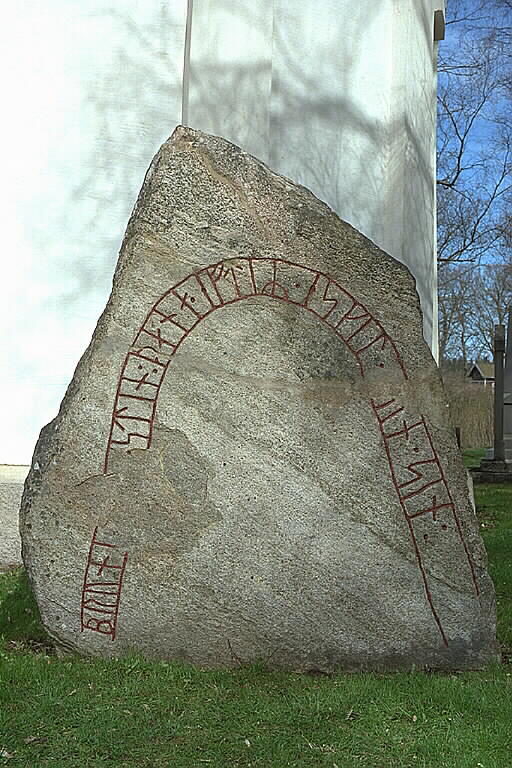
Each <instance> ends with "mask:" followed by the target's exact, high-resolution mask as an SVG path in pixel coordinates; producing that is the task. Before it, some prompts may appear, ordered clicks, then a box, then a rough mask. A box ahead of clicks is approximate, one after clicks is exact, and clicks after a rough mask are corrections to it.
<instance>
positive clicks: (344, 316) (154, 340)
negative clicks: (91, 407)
mask: <svg viewBox="0 0 512 768" xmlns="http://www.w3.org/2000/svg"><path fill="white" fill-rule="evenodd" d="M254 297H265V298H266V299H271V300H278V301H282V302H286V303H288V304H292V305H294V306H296V307H300V308H302V309H304V310H306V311H307V312H310V313H311V314H313V315H314V316H315V317H317V318H318V319H319V320H320V321H321V322H322V323H323V324H324V325H326V326H328V327H329V328H330V329H331V330H332V331H333V332H334V333H335V334H336V335H337V336H338V338H339V339H340V341H342V342H343V343H344V344H345V346H346V348H347V349H348V350H349V352H350V353H351V354H352V355H353V357H354V359H355V361H356V364H357V366H358V369H359V372H360V375H361V376H362V377H363V378H364V377H365V374H366V373H367V372H368V371H369V370H370V369H371V368H372V367H379V368H389V367H392V366H395V367H397V368H398V369H399V370H400V372H401V375H402V376H403V378H404V379H407V372H406V369H405V365H404V363H403V361H402V359H401V357H400V354H399V352H398V349H397V346H396V344H395V343H394V341H393V340H392V339H391V337H390V336H389V335H388V334H387V333H386V331H385V329H384V328H383V326H382V325H381V323H380V322H379V321H378V320H377V319H376V318H375V317H374V316H373V315H372V314H371V313H370V312H369V311H368V310H367V309H366V307H365V306H364V305H363V304H361V303H360V302H359V301H358V300H357V299H356V298H354V296H352V295H351V294H350V293H349V292H348V291H347V290H346V289H345V288H343V287H342V286H341V285H339V284H338V283H337V282H336V281H335V280H333V279H332V278H331V277H330V276H329V275H327V274H325V273H324V272H320V271H319V270H315V269H311V268H309V267H305V266H303V265H301V264H296V263H293V262H289V261H285V260H283V259H271V258H268V259H265V258H263V259H262V258H237V259H229V260H226V261H220V262H217V263H215V264H212V265H210V266H207V267H204V268H202V269H200V270H198V271H196V272H193V273H192V274H190V275H188V276H187V277H185V278H184V279H183V280H181V281H180V282H179V283H176V285H173V286H172V287H171V288H169V290H167V291H166V292H165V293H164V294H163V295H162V296H161V297H160V298H159V299H158V300H157V301H156V302H155V303H154V304H153V306H152V307H151V309H150V311H149V312H148V314H147V316H146V318H145V320H144V323H143V324H142V326H141V327H140V329H139V331H138V332H137V334H136V336H135V339H134V341H133V344H132V345H131V347H130V350H129V351H128V353H127V355H126V358H125V360H124V363H123V365H122V369H121V374H120V377H119V381H118V385H117V390H116V395H115V402H114V408H113V412H112V418H111V424H110V431H109V437H108V443H107V448H106V454H105V461H104V473H105V474H106V473H107V472H108V469H109V462H110V458H111V456H112V453H113V452H114V451H128V450H131V449H133V448H149V447H150V446H151V441H152V436H153V425H154V421H155V414H156V408H157V402H158V395H159V393H160V388H161V385H162V382H163V380H164V377H165V374H166V372H167V369H168V368H169V366H170V363H171V362H172V359H173V356H174V355H175V354H176V351H177V350H178V349H179V347H180V346H181V344H182V343H183V342H184V341H185V339H186V338H187V337H188V335H189V334H190V333H191V332H192V331H193V330H194V329H195V328H196V327H197V326H198V324H199V323H200V322H201V320H203V319H204V318H206V317H208V316H209V315H210V314H211V313H212V312H215V311H216V310H217V309H220V308H222V307H225V306H228V305H231V304H235V303H237V302H240V301H243V300H244V299H248V298H254ZM370 406H371V409H372V411H373V414H374V416H375V418H376V421H377V424H378V427H379V430H380V433H381V436H382V441H383V444H384V448H385V452H386V456H387V459H388V463H389V468H390V473H391V479H392V482H393V485H394V488H395V491H396V494H397V496H398V499H399V502H400V505H401V507H402V510H403V513H404V515H405V519H406V521H407V526H408V529H409V532H410V536H411V540H412V545H413V548H414V552H415V556H416V560H417V563H418V568H419V571H420V574H421V578H422V581H423V585H424V590H425V595H426V598H427V601H428V604H429V606H430V610H431V611H432V615H433V617H434V620H435V622H436V624H437V626H438V629H439V632H440V634H441V636H442V639H443V642H444V643H445V645H448V640H447V637H446V634H445V632H444V629H443V626H442V623H441V620H440V617H439V614H438V611H437V610H436V607H435V600H434V597H433V595H432V592H431V590H430V587H429V583H428V579H427V571H426V568H425V564H424V560H425V557H426V556H427V555H428V549H426V547H427V544H428V543H429V533H428V532H425V531H424V528H425V524H426V523H427V527H428V525H432V526H437V528H440V530H441V532H442V534H443V535H446V536H448V535H455V536H457V537H458V539H459V544H460V545H461V547H462V549H463V552H464V554H465V558H466V560H467V563H468V568H469V574H470V577H471V579H472V582H473V586H474V589H475V591H476V593H477V594H478V584H477V580H476V575H475V569H474V565H473V562H472V559H471V556H470V554H469V550H468V548H467V545H466V542H465V540H464V535H463V531H462V527H461V523H460V519H459V516H458V514H457V510H456V507H455V504H454V501H453V498H452V496H451V493H450V490H449V488H448V485H447V482H446V478H445V476H444V472H443V469H442V466H441V463H440V461H439V457H438V455H437V453H436V450H435V447H434V444H433V441H432V438H431V435H430V431H429V429H428V425H427V423H426V420H425V419H424V417H423V416H418V417H417V418H416V417H415V418H411V417H410V416H409V415H407V414H405V410H404V408H402V407H401V406H400V405H399V403H398V402H397V401H396V400H395V399H394V398H390V399H388V400H386V401H383V402H376V401H374V400H372V401H371V403H370ZM404 468H405V476H404ZM417 530H418V531H421V536H419V535H418V533H417ZM96 535H97V529H96V530H95V536H96ZM93 540H94V537H93ZM91 546H92V545H91ZM125 554H126V553H125ZM126 556H127V555H126ZM124 564H126V560H124ZM88 568H90V557H89V561H88ZM123 573H124V568H123ZM85 581H86V580H84V589H83V591H82V630H83V629H91V630H93V631H101V632H102V634H110V636H111V638H112V639H115V634H116V625H117V611H118V607H119V600H118V599H117V603H116V606H117V608H116V613H115V616H112V617H111V619H105V620H104V621H103V623H102V625H101V626H102V630H96V629H95V626H94V622H92V623H91V624H89V625H88V624H87V611H85V612H84V601H86V599H87V590H86V583H85ZM120 589H121V586H119V595H120ZM109 621H110V624H109V623H108V622H109ZM105 622H106V623H105Z"/></svg>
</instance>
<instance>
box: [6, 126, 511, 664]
mask: <svg viewBox="0 0 512 768" xmlns="http://www.w3.org/2000/svg"><path fill="white" fill-rule="evenodd" d="M21 530H22V538H23V556H24V561H25V563H26V566H27V568H28V571H29V575H30V578H31V581H32V584H33V586H34V590H35V595H36V598H37V601H38V603H39V607H40V609H41V614H42V617H43V621H44V623H45V625H46V628H47V629H48V631H49V633H50V634H51V636H52V637H53V638H54V639H55V641H56V643H57V644H58V645H59V646H60V647H61V648H64V649H71V650H78V651H79V652H82V653H87V654H94V655H119V654H123V653H127V652H130V651H132V650H134V649H137V650H139V651H142V652H144V653H146V654H147V655H150V656H156V657H168V658H177V659H185V660H188V661H191V662H194V663H198V664H201V665H231V664H238V663H239V662H240V661H243V662H249V661H253V660H256V659H259V660H263V661H266V662H267V663H269V664H271V665H276V666H285V667H289V668H293V669H297V670H313V669H315V670H324V671H330V670H334V669H340V668H349V669H357V668H362V667H365V668H381V667H385V668H393V667H397V666H406V667H407V666H411V665H426V666H428V667H476V666H479V665H482V664H483V663H485V662H486V661H487V660H489V659H491V658H493V657H495V655H496V644H495V606H494V593H493V587H492V583H491V581H490V579H489V576H488V574H487V571H486V556H485V551H484V548H483V545H482V542H481V539H480V535H479V531H478V525H477V522H476V519H475V516H474V512H473V510H472V507H471V503H470V498H469V493H468V486H467V476H466V473H465V470H464V468H463V466H462V462H461V459H460V456H459V453H458V450H457V446H456V442H455V437H454V434H453V430H452V428H451V426H450V424H449V420H448V411H447V405H446V400H445V397H444V394H443V391H442V386H441V383H440V379H439V375H438V372H437V369H436V366H435V364H434V362H433V360H432V357H431V355H430V352H429V350H428V348H427V346H426V344H425V343H424V341H423V339H422V332H421V316H420V311H419V304H418V299H417V295H416V292H415V287H414V281H413V279H412V278H411V276H410V274H409V272H408V271H407V269H405V268H404V267H403V266H402V265H400V264H399V263H398V262H395V261H394V260H393V259H391V258H390V257H389V256H388V255H386V254H385V253H383V252H382V251H380V250H379V249H378V248H377V247H376V246H375V245H374V244H373V243H371V242H370V241H368V240H367V239H366V238H364V237H363V236H362V235H360V234H359V233H358V232H357V231H355V230H354V229H353V228H351V227H350V226H349V225H348V224H345V223H344V222H342V221H340V220H339V219H338V218H337V216H335V215H334V214H333V213H332V211H331V210H330V209H329V208H328V207H327V206H326V205H325V204H323V203H320V202H319V201H318V200H317V199H316V198H314V196H313V195H312V194H311V193H310V192H308V191H307V190H306V189H304V188H302V187H298V186H296V185H294V184H292V183H291V182H290V181H288V180H287V179H285V178H283V177H280V176H277V175H276V174H274V173H272V172H271V171H270V170H269V169H268V168H266V167H265V166H264V165H263V164H261V163H260V162H258V161H257V160H255V159H254V158H252V157H250V156H249V155H247V154H245V153H244V152H242V151H241V150H240V149H239V148H237V147H236V146H233V145H231V144H228V143H227V142H225V141H223V140H222V139H219V138H214V137H211V136H208V135H206V134H201V133H197V132H194V131H192V130H190V129H184V128H179V129H177V130H176V132H175V133H174V135H173V137H172V138H171V139H170V140H169V141H168V142H166V143H165V144H164V146H163V147H162V149H161V150H160V152H159V153H158V155H157V156H156V158H155V160H154V161H153V163H152V165H151V167H150V169H149V171H148V174H147V177H146V180H145V182H144V186H143V189H142V192H141V194H140V197H139V200H138V202H137V204H136V207H135V209H134V212H133V215H132V218H131V220H130V223H129V225H128V229H127V233H126V236H125V239H124V243H123V246H122V250H121V255H120V257H119V262H118V265H117V269H116V273H115V278H114V286H113V291H112V295H111V298H110V300H109V302H108V305H107V307H106V309H105V312H104V313H103V315H102V316H101V318H100V320H99V322H98V326H97V328H96V331H95V334H94V337H93V339H92V341H91V344H90V346H89V348H88V349H87V351H86V352H85V354H84V355H83V357H82V359H81V361H80V363H79V365H78V367H77V370H76V373H75V376H74V378H73V381H72V383H71V385H70V387H69V389H68V392H67V394H66V396H65V399H64V401H63V403H62V406H61V409H60V412H59V415H58V416H57V418H56V419H55V420H54V421H53V422H52V423H51V424H49V425H48V426H47V427H45V428H44V430H43V431H42V433H41V437H40V439H39V442H38V444H37V447H36V451H35V455H34V461H33V466H32V470H31V472H30V476H29V478H28V481H27V484H26V487H25V494H24V499H23V510H22V528H21Z"/></svg>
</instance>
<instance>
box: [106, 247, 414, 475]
mask: <svg viewBox="0 0 512 768" xmlns="http://www.w3.org/2000/svg"><path fill="white" fill-rule="evenodd" d="M255 296H261V297H262V298H264V299H265V300H274V301H282V302H285V303H287V304H292V305H294V306H296V307H301V308H302V309H304V310H306V311H307V312H309V313H311V314H313V315H315V317H317V318H318V319H319V320H320V321H321V322H322V323H323V324H324V325H326V326H327V327H328V328H330V329H331V331H333V332H334V333H335V334H336V335H337V336H338V338H339V339H340V340H341V341H342V342H343V343H344V344H345V346H346V348H347V349H348V350H349V352H350V353H351V354H352V355H353V356H354V358H355V361H356V364H357V366H358V368H359V371H360V374H361V376H362V377H364V375H365V370H366V369H367V368H368V367H371V366H374V367H375V366H377V367H379V368H384V367H385V366H389V365H397V366H398V367H399V369H400V371H401V373H402V375H403V377H404V378H405V379H407V373H406V370H405V366H404V364H403V362H402V359H401V357H400V354H399V352H398V349H397V347H396V344H395V342H394V341H393V340H392V339H391V337H390V336H389V335H388V334H387V333H386V331H385V330H384V328H383V326H382V325H381V323H380V322H379V321H378V320H377V319H376V318H375V317H374V316H373V315H372V314H371V313H370V312H369V311H368V310H367V309H366V308H365V307H364V306H363V305H362V304H361V303H360V302H359V301H357V300H356V299H355V298H354V297H353V296H352V295H351V294H350V293H349V292H348V291H347V290H346V289H345V288H343V287H342V286H341V285H339V284H338V283H337V282H336V281H335V280H333V279H332V278H331V277H330V276H329V275H326V274H325V273H324V272H320V271H319V270H315V269H311V268H310V267H305V266H303V265H302V264H295V263H293V262H291V261H286V260H284V259H271V258H263V259H262V258H235V259H228V260H226V261H220V262H217V263H216V264H210V265H209V266H207V267H204V268H203V269H200V270H198V271H197V272H194V273H192V274H190V275H188V276H187V277H185V278H184V279H183V280H180V282H179V283H176V285H173V286H172V287H171V288H169V289H168V290H167V291H166V292H165V293H164V294H163V295H162V296H161V297H160V298H159V299H158V300H157V301H156V302H155V303H154V304H153V306H152V307H151V309H150V311H149V313H148V315H147V316H146V319H145V320H144V323H143V324H142V326H141V327H140V328H139V330H138V332H137V334H136V336H135V338H134V340H133V343H132V345H131V348H130V351H129V352H128V354H127V356H126V358H125V360H124V363H123V366H122V369H121V375H120V377H119V381H118V384H117V390H116V395H115V402H114V407H113V410H112V417H111V423H110V432H109V437H108V443H107V449H106V453H105V461H104V472H105V474H106V473H107V472H108V465H109V458H110V454H111V452H112V450H122V451H129V450H131V449H132V448H149V447H150V446H151V440H152V435H153V424H154V419H155V414H156V407H157V400H158V395H159V393H160V387H161V384H162V382H163V379H164V377H165V374H166V372H167V369H168V367H169V365H170V363H171V361H172V358H173V356H174V354H175V352H176V350H177V349H178V348H179V347H180V345H181V344H182V343H183V342H184V341H185V339H186V338H187V337H188V335H189V334H190V333H191V332H192V331H193V330H194V328H195V327H196V326H197V325H198V324H199V323H200V322H201V320H203V319H204V318H205V317H208V315H210V314H211V313H212V312H214V311H216V310H217V309H220V308H221V307H225V306H229V305H231V304H234V303H236V302H239V301H243V300H244V299H248V298H250V297H255Z"/></svg>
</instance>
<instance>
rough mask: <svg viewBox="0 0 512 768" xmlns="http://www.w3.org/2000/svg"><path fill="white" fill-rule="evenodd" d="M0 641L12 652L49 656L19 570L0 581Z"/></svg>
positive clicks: (29, 591) (46, 639)
mask: <svg viewBox="0 0 512 768" xmlns="http://www.w3.org/2000/svg"><path fill="white" fill-rule="evenodd" d="M0 639H1V640H2V641H3V642H4V643H5V645H6V646H7V647H8V648H9V649H12V650H20V651H35V652H38V651H39V652H44V653H53V646H52V644H51V641H50V638H49V637H48V635H47V634H46V632H45V630H44V627H43V625H42V623H41V617H40V615H39V609H38V607H37V603H36V601H35V599H34V595H33V594H32V589H31V587H30V583H29V580H28V577H27V574H26V572H25V570H24V569H23V568H16V569H14V570H12V571H9V572H8V573H5V574H2V575H1V578H0Z"/></svg>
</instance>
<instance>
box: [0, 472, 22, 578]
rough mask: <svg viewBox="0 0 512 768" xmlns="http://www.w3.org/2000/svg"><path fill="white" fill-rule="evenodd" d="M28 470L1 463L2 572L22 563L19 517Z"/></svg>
mask: <svg viewBox="0 0 512 768" xmlns="http://www.w3.org/2000/svg"><path fill="white" fill-rule="evenodd" d="M28 470H29V468H28V467H26V466H22V465H17V464H0V526H1V530H2V534H1V536H0V572H2V571H7V570H9V569H10V568H15V567H16V566H18V565H21V541H20V534H19V525H18V519H19V511H20V503H21V496H22V493H23V483H24V482H25V478H26V476H27V473H28Z"/></svg>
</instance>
